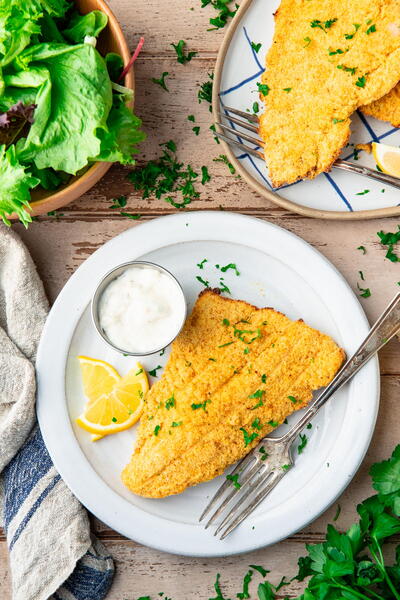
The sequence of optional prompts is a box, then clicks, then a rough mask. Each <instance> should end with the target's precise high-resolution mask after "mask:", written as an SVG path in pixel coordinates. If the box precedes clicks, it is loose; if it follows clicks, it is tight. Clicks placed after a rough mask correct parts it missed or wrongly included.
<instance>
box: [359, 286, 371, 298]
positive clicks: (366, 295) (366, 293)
mask: <svg viewBox="0 0 400 600" xmlns="http://www.w3.org/2000/svg"><path fill="white" fill-rule="evenodd" d="M357 288H358V290H359V291H360V292H361V294H360V296H361V298H369V297H370V296H371V290H370V289H369V288H362V287H360V286H359V285H358V283H357Z"/></svg>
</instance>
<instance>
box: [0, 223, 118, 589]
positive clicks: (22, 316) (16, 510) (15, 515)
mask: <svg viewBox="0 0 400 600" xmlns="http://www.w3.org/2000/svg"><path fill="white" fill-rule="evenodd" d="M47 311H48V305H47V301H46V298H45V294H44V291H43V286H42V284H41V281H40V279H39V277H38V275H37V273H36V269H35V266H34V264H33V262H32V259H31V257H30V255H29V253H28V251H27V250H26V248H25V246H24V245H23V244H22V242H21V240H20V239H19V238H18V237H17V236H16V235H15V234H14V233H13V232H12V231H10V230H9V229H7V228H6V227H4V226H0V473H1V486H0V492H1V493H0V496H2V502H0V504H1V505H2V509H3V519H4V527H5V531H6V535H7V542H8V548H9V555H10V567H11V579H12V596H11V595H10V598H11V597H12V599H13V600H49V599H51V600H102V599H103V598H105V596H106V595H107V592H108V590H109V588H110V586H111V583H112V579H113V574H114V566H113V560H112V558H111V556H109V555H108V554H107V551H106V549H105V548H104V547H103V545H102V544H101V543H100V542H99V541H98V540H96V539H95V538H94V537H93V536H91V534H90V527H89V519H88V516H87V513H86V511H85V509H84V508H83V507H82V506H81V504H80V503H79V502H78V500H77V499H76V498H75V497H74V496H73V494H72V493H71V492H70V490H69V489H68V488H67V486H66V485H65V484H64V482H63V480H62V479H61V477H60V475H59V474H58V473H57V471H56V469H55V467H54V465H53V464H52V462H51V458H50V456H49V454H48V452H47V449H46V446H45V445H44V442H43V439H42V436H41V434H40V430H39V428H38V426H37V424H36V416H35V392H36V386H35V371H34V366H33V365H34V359H35V355H36V350H37V346H38V342H39V338H40V333H41V330H42V328H43V325H44V322H45V319H46V316H47ZM4 600H5V599H4Z"/></svg>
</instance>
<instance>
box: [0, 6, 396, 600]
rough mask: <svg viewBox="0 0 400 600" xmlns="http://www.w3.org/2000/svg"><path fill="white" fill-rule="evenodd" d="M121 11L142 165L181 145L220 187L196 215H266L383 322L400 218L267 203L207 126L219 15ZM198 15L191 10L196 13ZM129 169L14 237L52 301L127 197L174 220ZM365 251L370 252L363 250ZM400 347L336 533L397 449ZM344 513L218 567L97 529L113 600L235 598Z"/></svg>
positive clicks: (386, 358)
mask: <svg viewBox="0 0 400 600" xmlns="http://www.w3.org/2000/svg"><path fill="white" fill-rule="evenodd" d="M109 4H110V5H111V7H112V9H113V10H114V11H115V13H116V15H117V17H118V18H119V20H120V22H121V23H122V26H123V29H124V31H125V33H126V36H127V38H128V41H129V44H130V46H131V48H132V49H133V48H134V47H135V46H136V43H137V41H138V36H139V35H144V36H145V39H146V42H145V46H144V49H143V51H142V53H141V55H140V58H139V60H138V61H137V63H136V83H137V97H136V112H137V114H138V115H139V116H140V117H141V118H142V119H143V122H144V127H145V129H146V131H147V133H148V140H147V141H146V143H145V144H144V145H143V147H142V154H141V155H140V157H139V160H140V162H142V161H145V160H148V159H149V158H152V157H155V156H157V155H158V154H159V147H158V144H159V143H160V142H164V141H167V140H169V139H173V140H175V141H176V142H177V144H178V154H179V156H180V157H181V158H182V160H184V161H185V162H189V161H190V163H191V164H192V165H193V167H194V168H197V169H199V168H200V166H201V165H207V166H208V167H209V171H210V174H212V179H211V181H210V182H209V183H208V184H207V185H206V186H204V187H203V188H202V190H201V191H202V193H201V198H200V199H199V200H198V201H196V202H192V204H191V205H190V206H189V207H188V209H189V210H202V209H215V210H219V209H224V210H230V211H234V212H240V213H244V214H248V215H253V216H256V217H258V218H260V219H264V220H267V221H270V222H272V223H276V224H278V225H280V226H281V227H284V228H285V229H288V230H289V231H292V232H293V233H296V234H297V235H299V236H301V237H302V238H303V239H305V240H306V241H307V242H309V243H310V244H312V245H313V246H314V247H315V248H317V249H318V250H319V251H320V252H322V253H323V254H324V255H325V256H326V257H327V258H328V259H329V260H331V261H332V263H333V264H334V265H335V266H336V267H337V268H338V269H339V270H340V272H341V273H342V274H343V275H344V277H345V278H346V279H347V281H348V282H349V284H350V285H351V286H352V287H353V289H354V290H355V291H357V287H356V284H357V281H358V280H359V276H358V271H359V270H362V271H363V272H364V274H365V278H366V282H365V286H364V287H370V289H371V292H372V295H371V297H370V298H368V299H361V301H362V304H363V306H364V308H365V310H366V312H367V315H368V317H369V318H370V320H373V319H374V318H376V317H377V316H378V314H379V313H380V311H381V310H382V309H383V308H384V306H385V305H386V303H387V302H388V301H389V300H390V299H391V298H392V296H393V295H394V294H395V293H396V292H397V291H398V289H399V288H398V285H397V282H398V281H400V268H399V265H397V264H393V263H391V262H389V261H388V260H386V259H385V258H384V255H385V252H384V249H383V248H382V247H381V246H380V244H379V242H378V238H377V235H376V232H377V231H379V230H381V229H383V230H385V231H394V230H395V229H396V228H397V222H398V220H397V219H386V220H376V221H362V222H360V221H358V222H354V223H341V222H332V221H326V222H322V221H318V220H312V219H308V218H303V217H300V216H297V215H296V214H292V213H289V212H287V211H285V210H283V209H281V208H279V207H277V206H275V205H273V204H269V203H267V202H266V201H265V200H264V199H262V198H260V197H259V196H258V195H257V194H256V193H254V192H253V191H252V190H251V189H250V188H249V187H248V186H247V185H246V184H245V183H244V182H243V181H241V180H239V179H237V178H235V177H234V176H232V175H230V173H229V172H228V170H227V169H226V167H225V166H224V165H222V164H219V163H214V162H212V158H213V157H215V156H217V155H218V154H220V153H221V152H222V149H221V147H220V146H217V145H216V144H215V142H214V140H213V138H212V136H211V135H210V132H209V130H208V127H209V125H210V124H211V120H210V119H211V115H210V113H209V111H208V106H207V105H206V104H205V103H202V104H200V105H199V104H198V101H197V89H198V85H199V84H200V83H202V82H204V81H206V79H207V74H208V72H211V71H212V70H213V66H214V63H215V59H216V56H217V52H218V47H219V45H220V43H221V40H222V37H223V34H224V32H223V31H213V32H208V31H207V28H208V19H209V18H210V16H211V15H212V16H214V15H213V11H212V9H211V8H210V7H206V8H204V9H201V8H200V4H201V3H200V1H199V0H193V1H192V2H188V1H187V0H170V1H169V2H166V1H165V0H147V1H146V2H139V1H136V0H112V1H110V2H109ZM191 7H193V10H191ZM179 39H184V40H186V41H187V43H188V46H189V48H190V49H191V50H196V51H197V52H198V55H197V56H196V57H195V58H194V59H193V60H192V61H191V62H190V63H188V64H187V65H180V64H178V63H177V61H176V58H175V55H174V51H173V49H172V48H171V46H170V44H171V43H172V42H174V43H176V42H177V41H178V40H179ZM163 71H168V72H169V74H170V75H169V78H168V86H169V88H170V93H167V92H165V91H163V90H162V89H161V88H160V87H159V86H157V85H155V84H153V83H152V82H151V78H152V77H159V76H160V75H161V73H162V72H163ZM189 114H194V115H196V124H198V125H200V127H201V132H200V135H199V136H198V137H196V136H195V135H194V133H193V132H192V130H191V127H192V124H191V123H189V122H188V121H187V115H189ZM128 172H129V169H125V168H123V167H120V166H114V167H113V168H112V169H111V170H110V171H109V173H108V174H107V175H106V176H105V177H104V179H103V180H102V181H101V182H100V183H99V184H98V185H97V186H96V187H95V188H93V189H92V190H91V191H90V192H89V193H87V194H85V196H83V197H82V198H80V199H79V200H77V201H76V202H75V203H73V204H71V205H69V206H66V207H65V208H64V209H61V210H60V211H59V213H62V214H60V215H59V216H58V217H51V216H44V217H40V218H39V220H38V221H37V222H34V223H33V224H32V225H31V226H30V227H29V229H28V230H27V231H25V230H24V229H23V228H22V227H21V226H19V225H17V226H15V230H16V231H18V233H19V234H20V235H21V236H22V238H23V239H24V241H25V242H26V244H27V246H28V248H29V250H30V251H31V253H32V256H33V258H34V260H35V262H36V264H37V267H38V269H39V273H40V275H41V277H42V279H43V281H44V284H45V287H46V291H47V293H48V296H49V299H50V300H51V301H54V299H55V298H56V296H57V294H58V293H59V292H60V290H61V289H62V287H63V285H64V284H65V282H66V281H67V279H68V278H69V277H70V276H71V275H72V273H73V272H74V271H75V269H77V267H79V265H80V264H81V263H82V262H83V261H84V260H85V259H86V258H87V257H88V256H90V254H92V252H94V251H95V250H96V249H97V248H98V247H99V246H101V245H102V244H104V242H106V241H108V240H109V239H111V238H112V237H114V236H115V235H118V234H119V233H121V232H122V231H124V230H125V229H127V228H129V227H135V226H136V224H137V222H136V221H132V220H129V219H127V218H126V217H122V216H120V215H119V214H118V212H116V211H115V210H111V209H110V206H111V204H112V198H114V197H116V196H119V195H121V194H125V195H126V196H127V198H128V204H127V208H126V210H128V211H130V212H133V213H140V214H141V215H142V217H141V219H140V221H139V222H143V221H147V220H149V219H153V218H154V217H158V216H160V215H164V214H169V213H171V212H175V209H174V208H172V207H171V206H170V205H168V204H166V203H165V202H164V201H162V200H156V199H155V198H150V199H147V200H143V199H142V198H141V195H140V194H139V193H135V192H134V191H133V190H132V185H131V184H130V183H129V182H128V180H127V178H126V175H127V173H128ZM360 245H364V246H365V248H366V249H367V254H366V255H365V256H363V255H362V254H361V252H360V251H357V249H356V248H357V246H360ZM399 356H400V345H399V342H398V341H392V342H391V343H390V344H389V345H388V346H387V348H386V349H385V350H384V351H383V353H382V355H381V357H380V365H381V373H382V396H381V406H380V411H379V417H378V423H377V427H376V430H375V434H374V437H373V440H372V443H371V446H370V448H369V450H368V453H367V456H366V458H365V460H364V462H363V464H362V466H361V468H360V470H359V471H358V473H357V475H356V476H355V478H354V480H353V481H352V482H351V483H350V485H349V487H348V488H347V490H346V491H345V492H344V494H343V495H342V497H341V498H340V500H339V503H340V505H341V507H342V511H341V514H340V517H339V519H338V521H337V525H338V526H339V527H340V528H343V529H344V528H346V527H347V526H349V525H350V524H351V523H352V522H353V519H354V518H355V506H356V504H357V502H358V501H360V500H362V499H364V498H365V497H367V496H368V495H369V494H370V493H371V488H370V481H369V477H368V470H369V467H370V465H371V464H372V463H373V462H376V461H377V460H380V459H383V458H385V457H387V456H388V455H389V454H390V453H391V451H392V449H393V448H394V446H395V444H396V443H397V442H398V441H399V430H400V401H399V391H400V365H399ZM335 512H336V505H335V506H333V507H331V508H330V509H329V510H327V511H326V513H324V514H323V515H322V516H321V517H320V518H319V519H317V520H316V521H315V522H314V523H312V524H311V525H309V526H308V527H306V528H305V529H304V530H303V531H300V532H299V533H297V534H295V535H293V536H291V537H290V538H288V539H287V540H285V541H283V542H281V543H279V544H276V545H275V546H272V547H269V548H265V549H263V550H259V551H257V552H254V553H251V554H247V555H242V556H234V557H227V558H219V559H213V558H211V559H207V558H201V559H196V558H186V557H180V556H174V555H170V554H163V553H162V552H158V551H155V550H152V549H150V548H145V547H143V546H140V545H139V544H136V543H135V542H132V541H130V540H127V539H125V538H123V537H122V536H121V535H119V534H118V533H116V532H114V531H112V530H111V529H109V528H108V527H107V526H105V525H104V524H102V523H100V522H99V521H97V520H96V519H93V526H94V530H95V531H96V532H97V534H98V536H99V537H100V539H101V540H102V541H103V542H104V543H105V544H106V546H107V547H108V548H109V550H110V552H111V553H112V555H113V556H114V558H115V563H116V577H115V581H114V584H113V587H112V589H111V592H110V594H109V596H108V597H109V598H110V599H112V600H125V599H126V600H134V599H136V598H137V597H139V596H146V595H150V596H151V597H152V598H153V599H154V598H158V593H159V592H165V594H166V595H167V596H169V597H171V598H172V599H173V600H191V599H194V598H200V599H207V598H209V597H211V596H213V595H214V593H213V589H212V584H213V582H214V579H215V574H216V573H217V572H221V581H222V583H223V585H224V590H225V591H226V595H227V597H236V592H238V591H240V589H241V580H242V577H243V575H244V573H245V571H246V569H247V565H249V564H250V563H253V564H254V563H256V564H261V565H264V566H265V567H267V568H268V569H270V570H271V572H272V574H271V580H272V581H273V582H277V581H279V579H280V578H281V576H282V575H288V576H293V575H294V574H295V573H296V561H297V558H298V556H300V555H302V554H304V543H307V542H318V541H320V540H321V539H322V538H323V536H324V531H325V529H326V525H327V523H329V522H331V521H332V518H333V516H334V514H335ZM9 590H10V573H9V569H8V564H7V547H6V542H5V538H4V535H2V533H1V530H0V598H2V599H3V600H9V599H10V598H11V595H10V591H9ZM301 590H302V585H301V584H299V583H292V584H291V585H290V586H289V587H288V588H285V589H284V592H285V594H288V595H289V596H296V595H297V594H298V593H300V591H301Z"/></svg>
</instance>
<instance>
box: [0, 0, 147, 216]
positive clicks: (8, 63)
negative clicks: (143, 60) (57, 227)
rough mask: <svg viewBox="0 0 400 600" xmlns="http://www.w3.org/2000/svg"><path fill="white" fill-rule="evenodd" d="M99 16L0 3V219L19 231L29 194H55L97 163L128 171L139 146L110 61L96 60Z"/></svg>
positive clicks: (38, 4)
mask: <svg viewBox="0 0 400 600" xmlns="http://www.w3.org/2000/svg"><path fill="white" fill-rule="evenodd" d="M106 25H107V16H106V15H105V14H104V13H102V12H100V11H98V10H95V11H92V12H91V13H89V14H87V15H80V14H79V13H78V12H77V11H76V10H75V9H74V5H73V3H71V2H69V1H66V0H0V172H1V175H2V176H1V179H0V217H1V218H2V219H3V221H4V222H5V223H6V224H7V225H9V224H10V223H9V221H8V219H7V215H9V214H10V213H11V212H15V213H17V215H18V216H19V218H20V220H21V221H22V223H24V225H25V226H27V224H28V223H29V222H30V221H31V220H32V218H31V216H30V214H29V201H30V190H31V189H33V188H34V187H36V186H38V185H41V186H42V187H43V188H45V189H50V190H51V189H56V188H57V187H58V186H59V185H61V184H62V183H65V182H67V181H68V179H69V177H70V176H71V175H76V174H79V173H81V172H82V170H83V169H85V168H86V167H88V166H89V165H90V164H91V163H93V162H96V161H107V162H109V161H110V162H115V161H118V162H121V163H122V164H130V165H132V164H134V163H135V161H134V159H133V154H134V153H136V152H137V144H138V143H139V142H141V141H142V140H143V139H144V137H145V136H144V133H143V132H142V131H141V130H140V126H141V121H140V120H139V119H138V118H137V117H135V116H134V115H133V114H132V113H131V111H130V110H129V109H128V108H127V106H126V103H127V102H128V101H129V100H131V99H132V91H131V90H129V89H128V88H126V87H124V86H122V85H120V84H119V83H118V79H119V77H120V75H121V73H122V70H123V63H122V59H121V57H120V56H118V55H117V54H108V55H107V56H106V57H102V56H101V55H100V53H99V52H98V51H97V50H96V47H95V46H96V38H97V36H98V35H99V34H100V33H101V31H102V30H103V29H104V28H105V27H106Z"/></svg>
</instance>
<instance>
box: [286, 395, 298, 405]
mask: <svg viewBox="0 0 400 600" xmlns="http://www.w3.org/2000/svg"><path fill="white" fill-rule="evenodd" d="M288 399H289V400H290V402H292V403H293V404H296V403H297V402H298V400H297V398H295V397H294V396H288Z"/></svg>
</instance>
